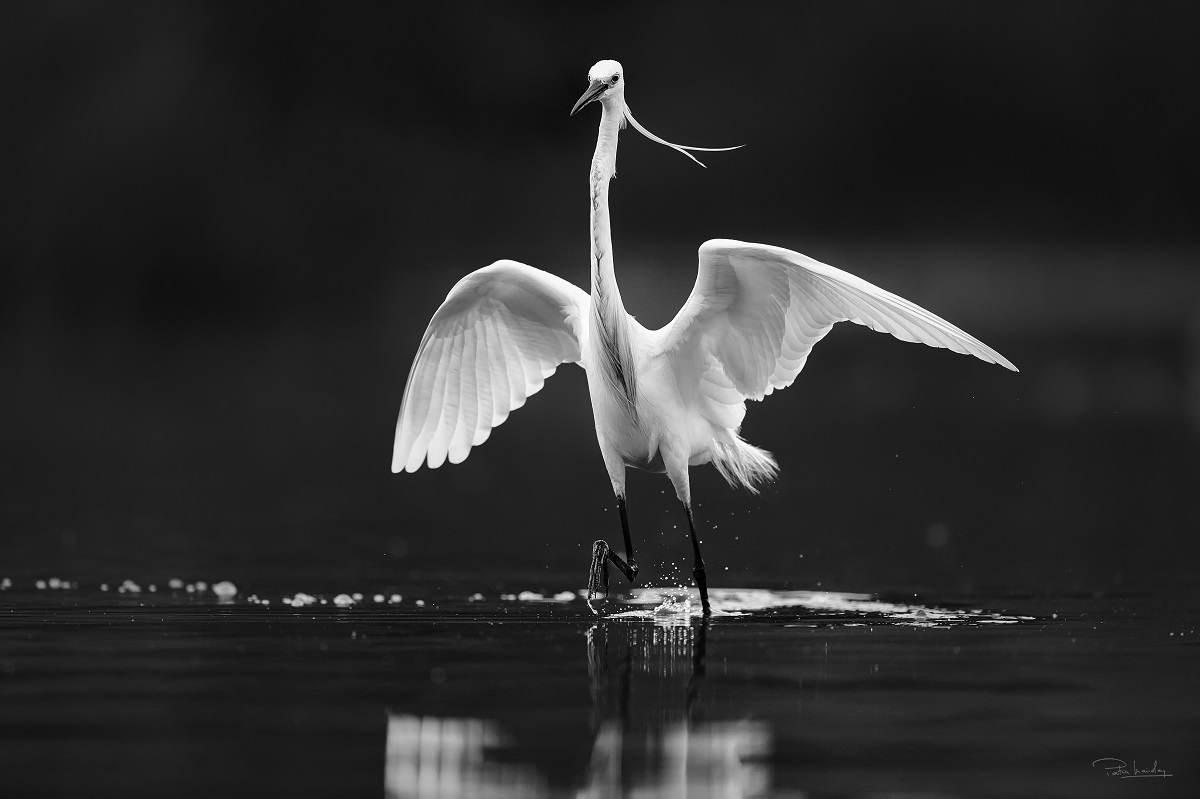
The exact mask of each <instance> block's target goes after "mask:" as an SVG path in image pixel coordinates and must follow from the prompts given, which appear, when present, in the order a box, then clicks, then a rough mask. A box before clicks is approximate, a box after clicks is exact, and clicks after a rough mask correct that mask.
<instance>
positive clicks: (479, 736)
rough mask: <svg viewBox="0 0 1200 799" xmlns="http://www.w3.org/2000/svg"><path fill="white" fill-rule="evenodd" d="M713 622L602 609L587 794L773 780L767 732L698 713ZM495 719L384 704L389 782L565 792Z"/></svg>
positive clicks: (752, 789)
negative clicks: (515, 756)
mask: <svg viewBox="0 0 1200 799" xmlns="http://www.w3.org/2000/svg"><path fill="white" fill-rule="evenodd" d="M709 624H710V622H709V621H708V620H707V619H705V620H696V619H691V618H687V617H683V616H677V617H674V616H673V617H667V618H655V619H654V623H646V621H645V620H642V619H638V620H636V621H635V620H607V621H605V622H601V623H598V624H596V625H594V626H593V627H592V628H591V629H590V630H588V632H587V636H586V638H587V656H588V661H587V662H588V677H589V680H590V687H591V698H592V713H591V727H592V733H593V738H592V751H591V757H590V760H589V763H588V766H587V769H586V772H585V773H584V774H583V775H582V778H581V780H580V787H578V788H577V789H575V790H573V791H568V792H567V793H566V795H574V796H577V797H588V798H589V799H592V798H596V799H598V798H599V797H620V796H678V797H685V796H686V797H718V796H719V797H750V796H757V795H761V794H764V793H766V792H768V791H769V788H770V782H771V774H770V768H769V765H768V763H767V762H766V758H767V757H768V756H769V755H770V754H771V746H772V741H771V731H770V729H769V728H768V727H767V725H766V724H765V723H763V722H757V721H752V720H745V719H741V720H716V719H713V720H709V719H703V718H698V716H702V715H703V712H702V710H701V707H702V704H703V703H702V702H701V701H700V698H701V695H702V693H703V690H704V681H705V656H706V645H707V635H708V630H709ZM506 749H511V741H509V740H508V739H507V737H506V736H505V734H504V732H503V731H502V730H501V729H500V726H499V725H498V724H497V723H495V722H493V721H486V720H482V719H448V718H437V717H431V716H425V717H417V716H413V715H390V716H389V718H388V732H387V758H386V764H385V778H384V784H385V792H386V795H387V796H388V797H389V798H394V799H400V798H401V797H405V798H406V799H407V797H422V798H423V797H484V798H485V799H497V798H498V797H525V798H526V799H534V798H535V797H548V796H560V795H564V794H563V792H562V791H559V790H553V789H552V788H551V787H550V785H549V781H548V780H547V779H546V778H545V777H544V776H543V775H542V774H540V773H539V772H538V770H537V769H536V768H535V767H534V766H532V765H529V764H523V763H517V762H513V760H512V758H511V757H504V755H505V754H510V753H511V752H509V753H506V752H505V750H506Z"/></svg>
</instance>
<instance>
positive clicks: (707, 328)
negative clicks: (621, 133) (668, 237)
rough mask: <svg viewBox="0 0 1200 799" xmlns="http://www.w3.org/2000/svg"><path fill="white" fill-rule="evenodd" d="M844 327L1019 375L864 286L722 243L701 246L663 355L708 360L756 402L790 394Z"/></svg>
mask: <svg viewBox="0 0 1200 799" xmlns="http://www.w3.org/2000/svg"><path fill="white" fill-rule="evenodd" d="M841 321H850V322H856V323H858V324H860V325H866V326H867V327H869V328H871V329H872V330H878V331H880V332H884V333H891V334H892V335H893V336H895V337H896V338H898V339H900V340H901V341H918V342H921V343H922V344H928V345H930V346H931V347H945V348H946V349H949V350H953V351H954V352H960V353H965V354H968V355H974V356H975V357H976V358H980V359H982V360H984V361H987V362H989V363H996V364H1000V365H1001V366H1003V367H1005V368H1007V369H1011V370H1013V371H1014V372H1015V371H1016V370H1017V367H1015V366H1013V365H1012V363H1010V362H1009V361H1008V360H1007V359H1006V358H1005V357H1004V356H1003V355H1001V354H1000V353H998V352H996V351H995V350H993V349H992V348H991V347H989V346H987V345H986V344H984V343H983V342H981V341H979V340H978V339H976V338H974V337H973V336H970V335H968V334H966V333H964V332H963V331H962V330H959V329H958V328H957V327H955V326H954V325H952V324H950V323H949V322H947V321H946V320H945V319H942V318H940V317H938V316H935V315H934V314H931V313H930V312H929V311H926V310H925V309H924V308H922V307H920V306H918V305H916V304H915V303H912V302H909V301H908V300H906V299H904V298H903V297H897V296H896V295H895V294H891V293H890V292H887V291H884V290H883V289H881V288H879V287H878V286H875V285H872V284H870V283H868V282H867V281H865V280H863V279H862V278H859V277H855V276H854V275H852V274H850V273H848V272H843V271H842V270H840V269H835V268H834V267H832V266H828V265H826V264H823V263H821V262H819V261H814V260H813V259H812V258H809V257H808V256H807V255H801V254H800V253H798V252H792V251H791V250H785V249H783V248H782V247H771V246H769V245H765V244H747V243H745V242H741V241H731V240H728V239H714V240H712V241H706V242H705V243H704V244H702V245H701V246H700V272H699V275H698V276H697V278H696V285H695V287H694V288H693V289H692V294H691V296H690V297H688V300H687V302H686V303H684V306H683V308H682V309H680V311H679V313H678V315H676V317H675V319H674V320H673V321H672V322H671V324H670V325H668V327H667V328H665V329H664V333H665V334H666V335H665V336H664V338H663V344H662V347H663V350H664V351H667V352H678V353H680V354H681V355H682V353H684V352H689V353H690V354H693V355H696V356H700V357H702V358H703V359H704V360H708V359H709V357H710V356H711V358H712V359H715V360H716V361H718V362H719V363H720V366H721V369H722V370H723V371H724V373H725V376H726V377H727V379H728V380H729V381H730V382H731V383H732V384H733V387H734V388H736V389H737V391H738V392H740V393H741V394H742V396H744V397H746V398H747V399H762V398H763V397H764V396H766V395H767V394H770V393H771V392H772V391H774V390H775V389H777V388H786V387H787V386H790V385H791V384H792V381H793V380H795V379H796V375H798V374H800V370H801V369H803V368H804V363H805V361H806V360H807V359H808V354H809V352H810V351H811V350H812V348H813V345H814V344H816V343H817V342H818V341H820V340H821V339H822V338H824V337H825V334H826V333H828V332H829V329H830V328H831V327H833V324H834V323H835V322H841ZM692 347H699V348H701V352H694V351H692V350H691V348H692Z"/></svg>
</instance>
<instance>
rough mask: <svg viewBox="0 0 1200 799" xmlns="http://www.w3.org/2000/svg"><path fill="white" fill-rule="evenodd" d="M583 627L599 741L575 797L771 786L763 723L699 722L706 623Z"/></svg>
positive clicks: (745, 791)
mask: <svg viewBox="0 0 1200 799" xmlns="http://www.w3.org/2000/svg"><path fill="white" fill-rule="evenodd" d="M656 621H657V622H658V623H655V624H653V625H647V624H644V623H630V622H624V623H622V622H613V623H608V624H597V625H595V626H594V627H592V628H591V629H590V630H589V631H588V635H587V639H588V673H589V676H590V677H591V689H592V714H593V716H592V726H593V729H594V730H595V740H594V742H593V744H592V757H591V762H590V763H589V765H588V773H587V783H586V786H585V787H584V789H583V790H581V791H580V792H579V793H578V794H577V795H578V796H581V797H609V796H627V795H639V796H680V797H683V796H687V797H704V796H712V797H717V796H720V797H738V796H756V795H760V794H762V793H765V792H766V791H767V790H768V789H769V787H770V781H771V779H770V770H769V766H768V764H767V763H766V762H765V760H764V759H765V758H766V757H767V756H768V755H770V753H771V732H770V729H769V728H768V727H767V725H766V724H765V723H763V722H756V721H750V720H737V721H716V720H712V721H709V720H698V719H697V718H696V716H697V715H698V714H697V712H696V711H697V708H698V707H699V702H698V699H699V696H700V693H701V690H702V688H703V684H704V677H705V674H704V670H705V655H706V651H705V650H706V646H707V636H708V628H709V621H708V620H707V619H704V620H702V621H698V622H697V621H692V620H689V619H686V618H683V619H681V618H678V617H670V618H668V619H665V620H656Z"/></svg>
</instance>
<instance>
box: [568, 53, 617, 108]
mask: <svg viewBox="0 0 1200 799" xmlns="http://www.w3.org/2000/svg"><path fill="white" fill-rule="evenodd" d="M588 81H590V83H589V85H588V89H587V91H586V92H584V93H583V96H582V97H580V98H579V102H577V103H575V107H574V108H572V109H571V116H575V114H576V113H578V112H579V109H581V108H583V107H584V106H585V105H587V104H588V103H590V102H592V101H593V100H607V99H608V98H609V97H612V96H613V95H614V94H616V93H617V92H620V91H624V90H625V70H623V69H621V63H620V62H619V61H613V60H612V59H605V60H603V61H597V62H596V64H595V66H593V67H592V68H591V69H589V70H588Z"/></svg>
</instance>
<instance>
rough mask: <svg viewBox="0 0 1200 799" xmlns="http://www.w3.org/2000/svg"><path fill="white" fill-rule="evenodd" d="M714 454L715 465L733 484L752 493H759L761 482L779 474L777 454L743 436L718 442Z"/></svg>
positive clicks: (766, 481) (770, 479)
mask: <svg viewBox="0 0 1200 799" xmlns="http://www.w3.org/2000/svg"><path fill="white" fill-rule="evenodd" d="M712 455H713V459H712V462H713V465H714V466H716V467H717V471H718V472H720V473H721V476H722V477H724V478H725V480H726V481H727V482H728V483H729V484H730V485H731V486H733V487H734V488H737V487H739V486H740V487H742V488H744V489H746V490H747V491H749V492H750V493H752V494H757V493H758V487H759V485H760V484H762V483H769V482H771V481H772V480H774V479H775V477H776V475H778V474H779V464H777V463H776V462H775V456H774V455H772V454H771V453H769V452H767V451H766V450H765V449H759V448H758V447H755V446H752V445H750V444H747V443H746V442H745V441H744V440H743V439H742V437H741V436H737V435H735V436H734V437H733V439H732V440H731V441H730V442H728V443H725V442H721V441H718V442H716V444H715V447H714V449H713V453H712Z"/></svg>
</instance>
